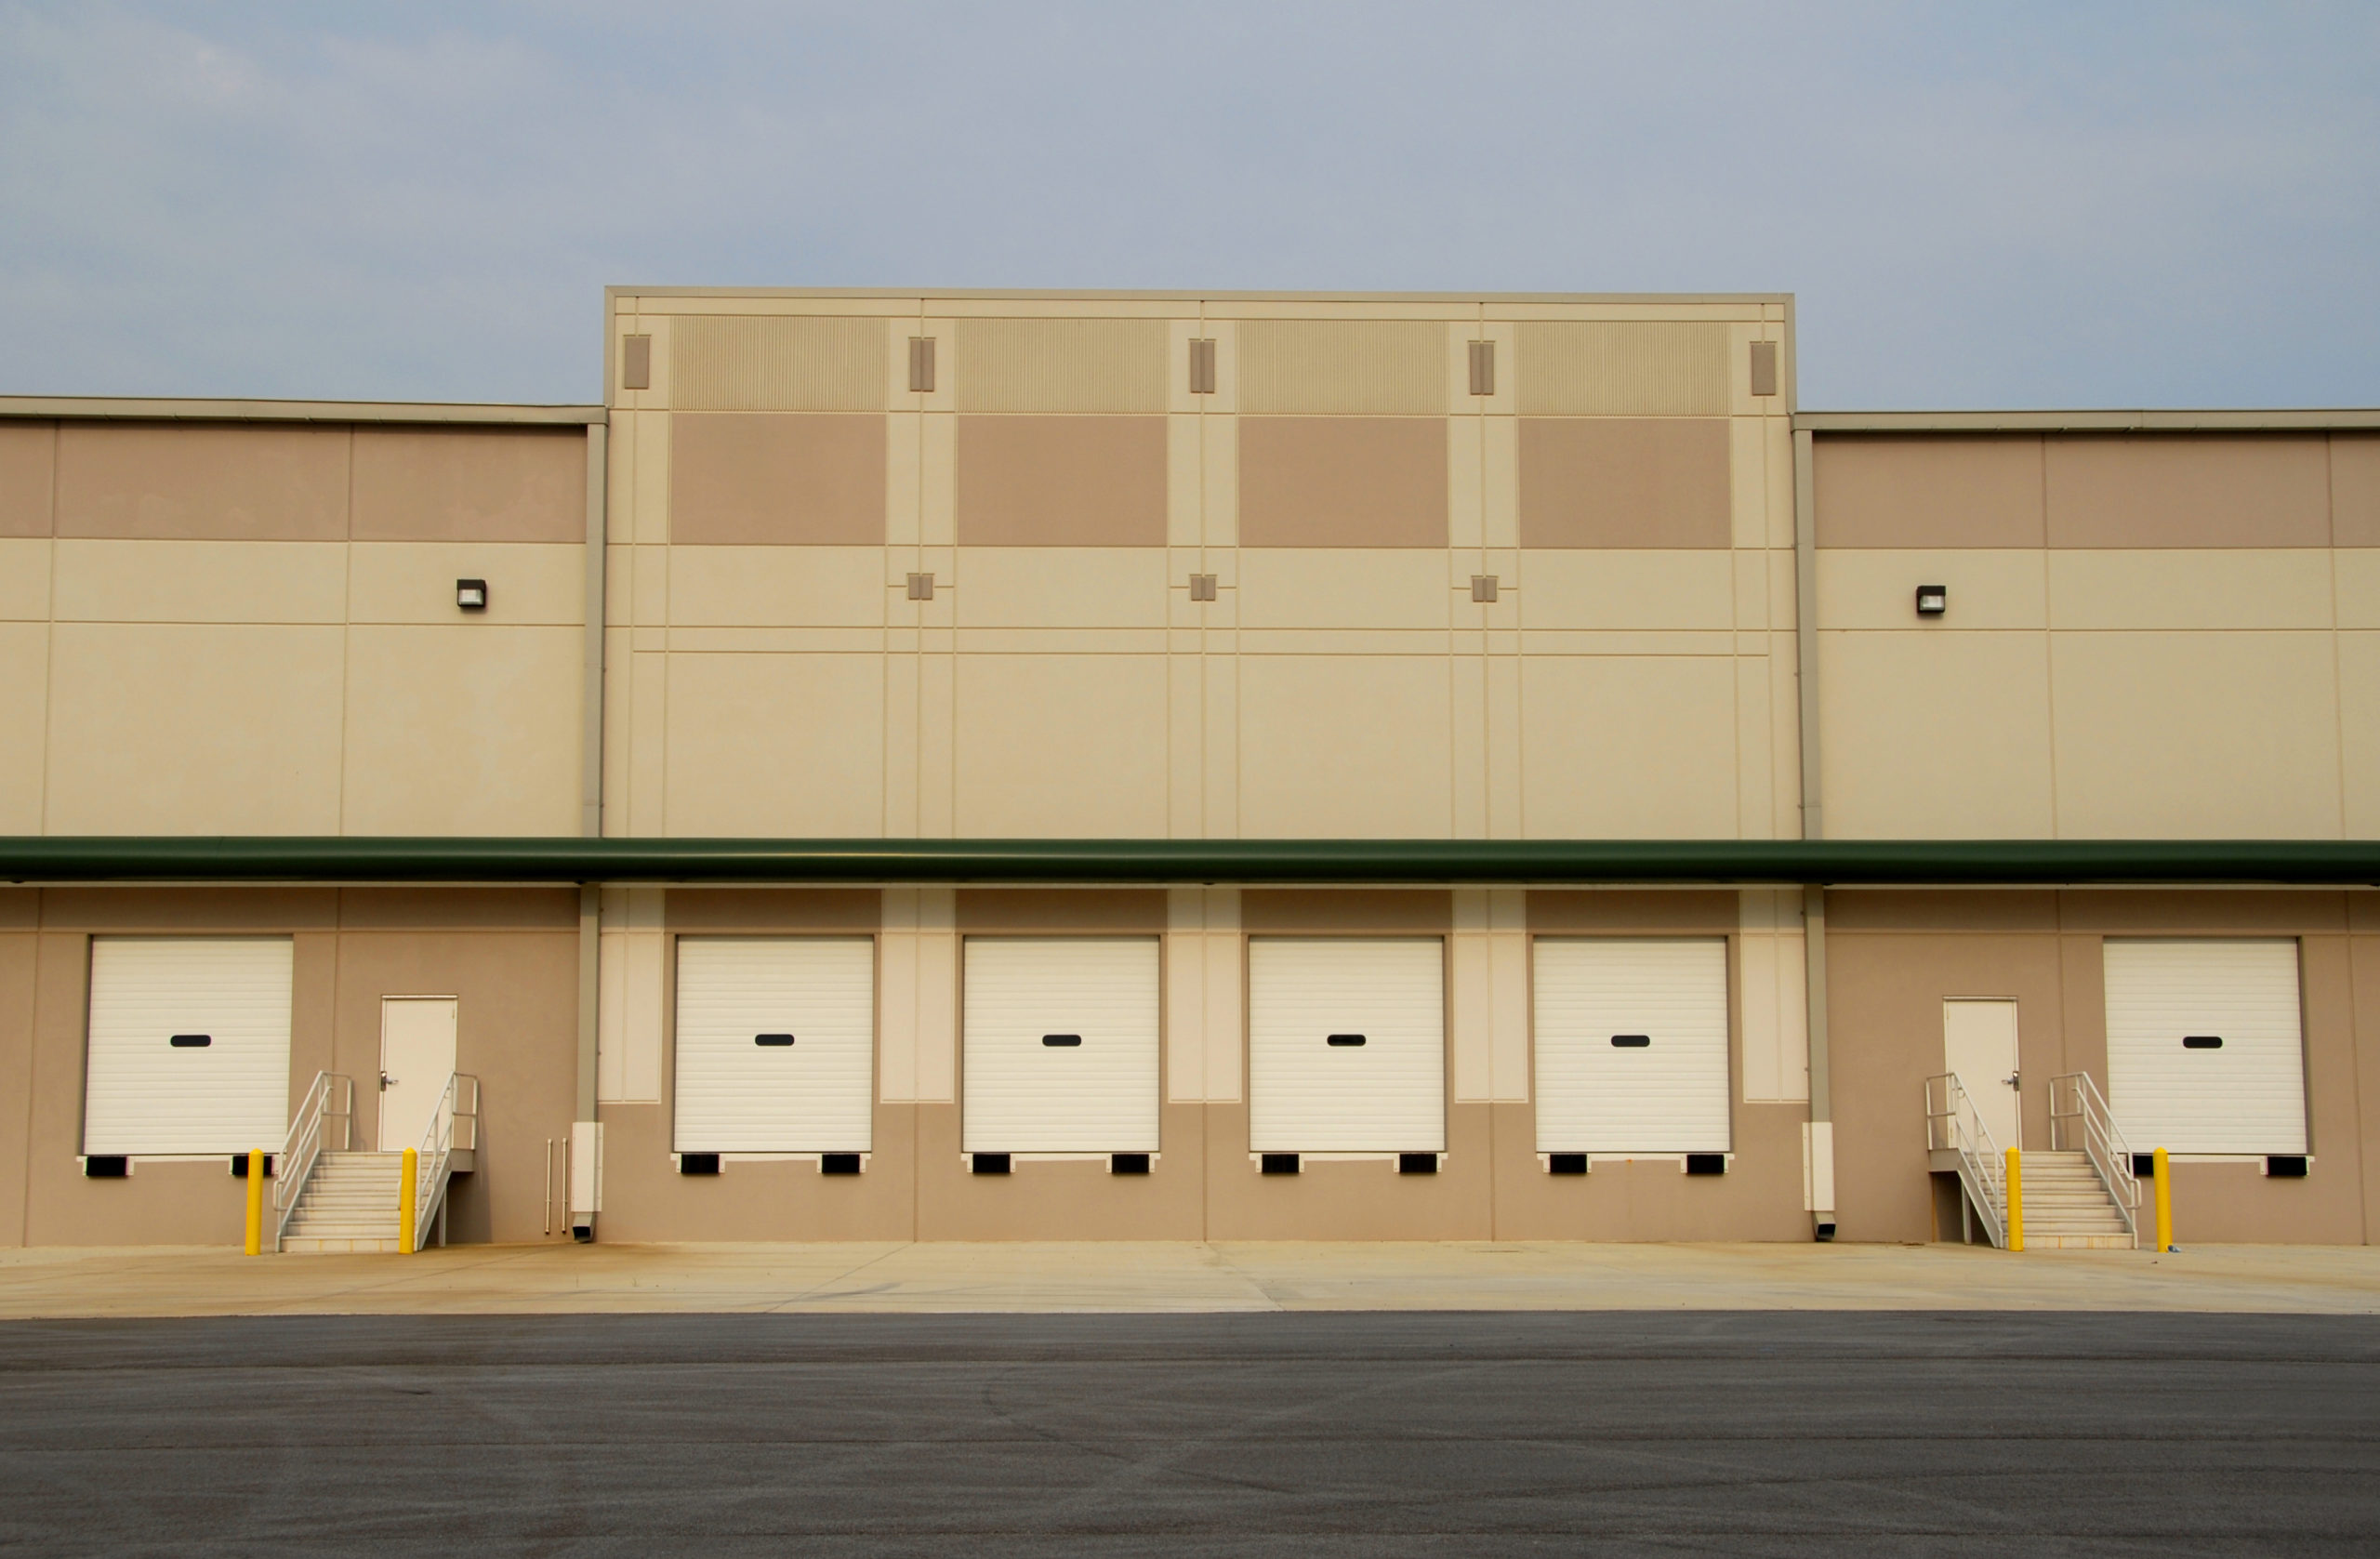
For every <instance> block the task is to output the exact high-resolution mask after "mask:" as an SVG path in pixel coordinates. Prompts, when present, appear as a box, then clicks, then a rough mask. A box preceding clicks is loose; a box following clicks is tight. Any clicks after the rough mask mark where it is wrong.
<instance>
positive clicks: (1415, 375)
mask: <svg viewBox="0 0 2380 1559" xmlns="http://www.w3.org/2000/svg"><path fill="white" fill-rule="evenodd" d="M1239 409H1240V411H1241V412H1242V413H1244V414H1248V415H1252V416H1264V415H1267V414H1274V415H1292V416H1293V415H1299V414H1304V415H1309V416H1316V415H1328V414H1334V413H1335V414H1341V415H1346V416H1443V415H1444V414H1445V412H1446V409H1447V327H1446V326H1445V325H1443V324H1438V323H1437V322H1435V321H1433V320H1246V321H1243V322H1242V323H1241V324H1240V327H1239Z"/></svg>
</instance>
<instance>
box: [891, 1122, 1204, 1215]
mask: <svg viewBox="0 0 2380 1559" xmlns="http://www.w3.org/2000/svg"><path fill="white" fill-rule="evenodd" d="M1203 1108H1204V1106H1201V1105H1198V1104H1166V1105H1162V1106H1161V1107H1160V1113H1159V1116H1158V1125H1157V1130H1158V1136H1159V1139H1160V1141H1162V1142H1163V1143H1164V1144H1165V1146H1164V1151H1163V1152H1161V1153H1159V1154H1157V1155H1156V1156H1154V1157H1153V1158H1152V1160H1151V1163H1150V1166H1149V1172H1148V1173H1147V1174H1145V1175H1116V1174H1110V1173H1108V1171H1107V1162H1106V1160H1105V1159H1104V1158H1092V1159H1079V1158H1078V1159H1071V1160H1065V1161H1059V1162H1051V1161H1049V1160H1039V1161H1036V1160H1033V1159H1025V1160H1023V1161H1021V1162H1019V1163H1018V1164H1017V1165H1016V1166H1015V1169H1014V1172H1012V1173H1011V1174H1006V1175H974V1174H970V1173H969V1172H968V1170H967V1161H966V1159H965V1158H964V1157H963V1156H960V1154H959V1142H960V1134H959V1116H960V1114H961V1112H960V1111H959V1109H958V1108H957V1107H954V1106H947V1105H945V1106H940V1107H936V1106H931V1105H927V1106H920V1107H919V1110H918V1112H917V1116H918V1237H919V1238H920V1239H965V1240H1024V1239H1036V1240H1051V1239H1061V1240H1063V1239H1197V1238H1198V1237H1199V1236H1200V1234H1201V1233H1202V1232H1203V1230H1204V1224H1205V1221H1204V1219H1203V1218H1202V1217H1201V1208H1200V1205H1199V1204H1200V1196H1199V1193H1200V1189H1201V1186H1202V1183H1203V1181H1204V1179H1205V1174H1204V1169H1205V1160H1204V1156H1203V1154H1202V1152H1201V1146H1202V1144H1201V1143H1200V1140H1199V1130H1198V1125H1199V1116H1200V1113H1201V1111H1202V1110H1203Z"/></svg>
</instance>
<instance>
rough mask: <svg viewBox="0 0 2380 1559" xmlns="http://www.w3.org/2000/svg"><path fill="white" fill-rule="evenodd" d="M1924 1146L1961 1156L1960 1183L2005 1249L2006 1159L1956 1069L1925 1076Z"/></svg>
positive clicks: (1995, 1242) (1987, 1232)
mask: <svg viewBox="0 0 2380 1559" xmlns="http://www.w3.org/2000/svg"><path fill="white" fill-rule="evenodd" d="M1925 1145H1926V1148H1927V1149H1928V1150H1929V1151H1931V1152H1935V1153H1945V1152H1954V1153H1956V1154H1957V1155H1958V1156H1959V1183H1960V1184H1961V1185H1962V1186H1963V1187H1964V1189H1965V1191H1966V1196H1967V1201H1968V1202H1969V1203H1970V1204H1971V1205H1972V1206H1973V1207H1974V1208H1975V1210H1976V1214H1977V1217H1979V1218H1981V1219H1982V1220H1983V1232H1984V1233H1985V1235H1988V1236H1989V1237H1990V1240H1991V1243H1992V1244H1993V1245H1995V1246H1998V1247H1999V1248H2001V1249H2007V1246H2008V1160H2007V1159H2006V1157H2004V1156H2003V1155H2002V1154H2001V1151H2000V1147H1999V1144H1998V1143H1994V1142H1993V1141H1992V1140H1991V1128H1990V1127H1989V1126H1986V1125H1985V1124H1984V1123H1983V1116H1982V1115H1981V1114H1980V1113H1978V1112H1977V1109H1976V1107H1975V1101H1974V1099H1972V1098H1971V1097H1969V1096H1968V1093H1967V1090H1966V1086H1965V1085H1964V1084H1963V1083H1961V1082H1960V1081H1959V1075H1958V1074H1957V1073H1956V1072H1944V1073H1941V1074H1940V1075H1938V1076H1937V1077H1928V1078H1926V1079H1925Z"/></svg>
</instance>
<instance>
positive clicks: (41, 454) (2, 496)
mask: <svg viewBox="0 0 2380 1559" xmlns="http://www.w3.org/2000/svg"><path fill="white" fill-rule="evenodd" d="M57 456H58V424H56V423H54V422H0V536H28V535H49V533H50V508H51V503H52V501H53V497H54V495H55V492H56V485H57V475H58V473H57Z"/></svg>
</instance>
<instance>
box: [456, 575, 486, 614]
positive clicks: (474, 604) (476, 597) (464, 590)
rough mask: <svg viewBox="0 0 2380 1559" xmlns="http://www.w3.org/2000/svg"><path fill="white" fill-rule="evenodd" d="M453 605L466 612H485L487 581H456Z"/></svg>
mask: <svg viewBox="0 0 2380 1559" xmlns="http://www.w3.org/2000/svg"><path fill="white" fill-rule="evenodd" d="M455 604H456V606H458V607H461V608H462V609H463V610H464V611H466V612H484V611H486V610H487V581H486V580H484V579H457V580H456V581H455Z"/></svg>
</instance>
